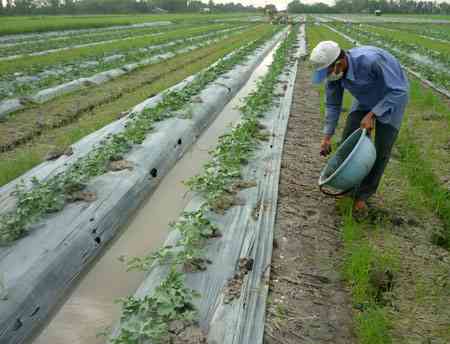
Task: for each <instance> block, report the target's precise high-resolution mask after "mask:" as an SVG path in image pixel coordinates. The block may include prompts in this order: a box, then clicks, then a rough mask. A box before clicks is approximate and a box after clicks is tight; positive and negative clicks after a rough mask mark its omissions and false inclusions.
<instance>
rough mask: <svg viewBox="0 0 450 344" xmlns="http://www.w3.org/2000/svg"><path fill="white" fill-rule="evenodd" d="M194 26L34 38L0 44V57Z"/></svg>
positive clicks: (74, 33) (141, 28) (164, 26)
mask: <svg viewBox="0 0 450 344" xmlns="http://www.w3.org/2000/svg"><path fill="white" fill-rule="evenodd" d="M192 26H194V25H161V26H156V27H153V26H150V27H137V28H131V29H123V30H115V31H100V32H88V33H84V34H83V33H76V32H73V33H71V34H66V35H63V36H57V37H54V38H39V37H36V38H35V39H33V40H32V41H25V42H20V43H16V44H3V45H1V44H0V48H1V50H0V57H3V58H5V57H8V56H9V57H10V56H15V55H21V54H32V53H42V54H43V53H45V52H46V51H48V50H53V49H61V48H69V47H73V46H78V45H84V44H92V43H98V44H100V43H101V42H105V41H112V40H119V39H126V38H130V37H140V36H143V35H149V34H155V33H161V32H166V31H170V30H175V29H180V28H182V27H186V28H188V27H192Z"/></svg>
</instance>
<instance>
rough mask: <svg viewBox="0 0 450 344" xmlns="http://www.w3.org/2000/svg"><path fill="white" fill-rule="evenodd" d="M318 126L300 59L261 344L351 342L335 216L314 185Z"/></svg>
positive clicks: (315, 100) (314, 97)
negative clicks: (340, 270)
mask: <svg viewBox="0 0 450 344" xmlns="http://www.w3.org/2000/svg"><path fill="white" fill-rule="evenodd" d="M321 127H322V123H321V116H320V100H319V92H318V90H317V89H315V88H313V87H312V85H311V82H310V71H309V70H308V69H307V68H306V66H305V65H304V64H300V65H299V69H298V74H297V80H296V85H295V89H294V100H293V105H292V108H291V114H290V119H289V123H288V131H287V136H286V139H285V144H284V152H283V158H282V163H281V179H280V187H279V198H278V210H277V219H276V224H275V240H274V251H273V256H272V265H271V280H270V294H269V302H268V307H267V314H266V326H265V338H264V342H265V343H266V344H276V343H283V344H291V343H292V344H294V343H295V344H300V343H315V344H320V343H329V344H331V343H333V344H339V343H345V344H351V343H354V342H355V337H354V334H353V320H352V309H351V306H350V305H351V300H350V294H349V290H348V289H347V288H346V286H345V284H344V283H343V281H342V279H341V277H340V275H339V273H338V272H337V271H339V269H340V267H339V266H340V264H341V257H340V254H339V252H340V249H341V240H340V232H339V226H340V218H339V215H338V213H337V210H336V206H335V200H334V199H328V198H325V196H323V195H321V193H320V191H319V189H318V187H317V179H318V176H319V173H320V170H321V168H322V167H323V164H324V161H323V160H322V159H321V158H320V157H319V150H320V149H319V146H320V140H321V137H322V135H321Z"/></svg>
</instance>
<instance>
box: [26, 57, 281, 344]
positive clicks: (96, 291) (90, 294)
mask: <svg viewBox="0 0 450 344" xmlns="http://www.w3.org/2000/svg"><path fill="white" fill-rule="evenodd" d="M274 51H275V49H274V50H272V52H271V53H270V54H269V55H268V56H267V57H266V58H265V59H264V61H263V62H262V63H261V64H260V65H259V67H258V68H257V69H256V70H255V71H254V72H253V74H252V76H251V77H250V80H249V82H248V83H247V84H246V85H245V86H244V87H243V88H242V89H241V91H240V92H239V93H238V94H237V95H236V97H234V98H233V99H232V100H231V101H230V103H228V105H227V106H226V107H225V108H224V110H223V111H222V112H221V113H220V114H219V115H218V117H217V119H216V120H215V121H214V122H213V123H212V124H211V126H210V127H209V128H208V129H207V130H206V131H205V132H204V133H203V135H202V136H201V137H200V138H199V139H198V141H197V142H196V143H195V144H194V146H193V147H191V149H190V150H189V151H188V152H187V153H186V154H185V155H184V157H183V158H182V159H181V160H180V161H179V162H178V163H177V164H176V166H174V168H173V169H172V170H171V171H170V172H169V173H168V174H167V176H166V177H165V178H164V179H163V180H162V182H161V184H160V185H159V187H158V188H157V189H156V191H155V192H154V193H153V195H152V196H151V197H150V198H149V199H148V200H147V201H146V202H145V203H144V204H143V205H142V207H141V209H140V210H139V211H138V212H137V213H136V215H135V216H134V218H133V219H131V220H130V223H129V225H128V226H127V228H126V230H125V231H123V233H122V234H121V235H120V237H119V238H118V239H117V240H116V241H115V242H113V243H112V244H111V245H110V247H109V248H108V249H107V251H106V252H105V254H104V255H103V256H102V257H101V258H100V259H98V260H97V262H96V263H95V265H93V267H92V268H91V270H90V271H89V272H88V273H87V274H85V276H84V277H83V278H82V279H81V281H80V282H79V284H78V286H76V287H75V289H74V290H73V292H72V294H71V295H70V296H69V297H68V299H67V300H66V302H65V303H64V304H63V305H62V307H61V308H60V309H59V310H58V311H57V312H56V314H55V315H54V317H53V319H52V320H51V322H50V323H49V324H48V326H47V327H46V328H45V329H44V330H43V331H42V333H41V334H40V335H39V336H38V337H36V339H35V340H34V341H33V343H35V344H99V343H104V342H105V339H104V338H102V337H98V336H97V334H98V333H99V332H100V331H102V330H104V329H105V327H107V326H111V325H113V324H114V323H115V322H116V321H117V320H118V318H119V316H120V313H119V311H120V307H119V305H117V304H115V303H114V301H115V300H117V299H118V298H121V297H124V296H127V295H130V294H132V293H133V292H134V291H135V290H136V289H137V287H138V286H139V284H140V283H141V282H142V280H143V278H144V274H143V273H138V272H126V270H125V267H124V265H123V264H122V263H120V262H119V261H118V258H119V257H120V256H121V255H127V256H140V255H144V254H146V253H148V252H151V251H152V250H155V249H156V248H158V247H159V246H161V244H162V243H163V241H164V239H165V237H166V236H167V230H168V225H169V223H170V222H172V221H174V220H176V219H177V218H178V216H179V215H180V213H181V212H182V211H183V209H184V207H185V206H186V205H187V203H188V202H189V200H190V197H191V196H190V194H189V193H188V190H187V188H186V187H185V186H184V185H183V183H182V182H183V181H184V180H186V179H188V178H190V177H191V176H194V175H196V174H198V173H200V172H201V167H202V165H203V164H204V163H206V162H207V161H208V159H209V155H208V151H209V150H211V149H212V148H214V147H215V146H216V145H217V142H218V138H219V136H220V135H222V134H223V133H224V132H226V131H227V130H229V128H230V127H231V125H232V124H233V123H235V122H236V121H237V120H238V119H239V112H238V111H237V110H236V109H237V107H239V106H240V105H241V104H242V100H243V98H244V97H245V96H247V95H248V94H249V93H250V92H251V91H252V90H253V89H254V88H255V84H256V80H257V79H258V78H259V77H261V76H263V75H264V74H265V73H266V72H267V69H268V68H267V67H268V66H269V65H270V64H271V62H272V60H273V52H274Z"/></svg>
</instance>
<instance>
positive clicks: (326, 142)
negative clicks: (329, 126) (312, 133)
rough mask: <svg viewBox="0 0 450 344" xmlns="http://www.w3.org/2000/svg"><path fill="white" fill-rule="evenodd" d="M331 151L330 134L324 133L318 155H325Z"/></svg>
mask: <svg viewBox="0 0 450 344" xmlns="http://www.w3.org/2000/svg"><path fill="white" fill-rule="evenodd" d="M330 153H331V136H330V135H325V137H324V138H323V139H322V142H321V143H320V155H321V156H327V155H328V154H330Z"/></svg>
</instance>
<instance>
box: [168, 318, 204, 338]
mask: <svg viewBox="0 0 450 344" xmlns="http://www.w3.org/2000/svg"><path fill="white" fill-rule="evenodd" d="M169 332H170V335H169V338H167V341H166V343H167V344H207V335H206V333H205V332H204V331H203V330H202V329H201V328H200V327H198V326H197V325H195V324H189V323H187V322H185V321H181V320H177V321H173V322H172V323H171V324H170V327H169Z"/></svg>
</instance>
